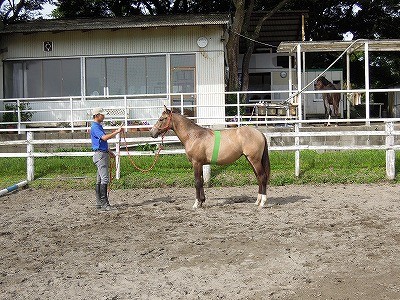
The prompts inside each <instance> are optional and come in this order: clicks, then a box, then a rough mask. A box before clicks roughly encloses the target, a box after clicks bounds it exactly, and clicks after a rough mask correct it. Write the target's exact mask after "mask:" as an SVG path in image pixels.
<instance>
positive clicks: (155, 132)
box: [150, 127, 160, 139]
mask: <svg viewBox="0 0 400 300" xmlns="http://www.w3.org/2000/svg"><path fill="white" fill-rule="evenodd" d="M159 134H160V133H159V131H158V129H157V128H154V127H153V128H152V129H150V135H151V137H152V138H153V139H155V138H156V137H158V135H159Z"/></svg>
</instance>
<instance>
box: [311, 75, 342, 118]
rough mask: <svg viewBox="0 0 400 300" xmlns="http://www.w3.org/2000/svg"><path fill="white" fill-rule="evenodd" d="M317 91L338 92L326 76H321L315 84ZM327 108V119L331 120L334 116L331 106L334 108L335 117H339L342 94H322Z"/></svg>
mask: <svg viewBox="0 0 400 300" xmlns="http://www.w3.org/2000/svg"><path fill="white" fill-rule="evenodd" d="M314 88H315V89H316V90H336V87H335V85H334V84H333V83H332V82H330V81H329V80H327V79H326V78H325V77H324V76H320V77H319V78H318V79H317V81H316V82H315V85H314ZM322 98H323V100H324V106H325V117H326V118H327V119H330V118H331V116H332V111H331V107H330V106H331V105H332V106H333V116H334V117H335V118H338V117H339V102H340V93H324V94H322Z"/></svg>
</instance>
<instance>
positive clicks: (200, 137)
mask: <svg viewBox="0 0 400 300" xmlns="http://www.w3.org/2000/svg"><path fill="white" fill-rule="evenodd" d="M170 129H172V130H173V131H174V132H175V133H176V135H177V136H178V138H179V140H180V141H181V142H182V144H183V146H184V147H185V152H186V156H187V157H188V159H189V161H190V162H191V163H192V165H193V169H194V177H195V185H196V201H195V203H194V205H193V208H197V207H201V206H202V204H203V203H204V201H205V200H206V198H205V195H204V187H203V185H204V179H203V165H207V164H210V163H211V161H212V157H213V152H214V142H215V132H214V131H213V130H211V129H208V128H204V127H200V126H199V125H197V124H195V123H194V122H193V121H191V120H190V119H188V118H186V117H184V116H182V115H180V114H178V113H174V112H172V111H170V110H169V109H167V108H166V107H165V109H164V111H163V113H162V114H161V116H160V118H159V119H158V121H157V123H156V124H155V125H154V126H153V128H152V129H151V130H150V134H151V136H152V137H153V138H156V137H158V136H159V135H160V134H163V133H165V132H167V131H168V130H170ZM242 155H245V156H246V158H247V160H248V161H249V162H250V164H251V166H252V167H253V170H254V173H255V175H256V177H257V181H258V196H257V201H256V204H257V205H259V206H261V207H263V206H265V205H266V202H267V183H268V180H269V175H270V163H269V156H268V145H267V139H266V138H265V136H264V134H262V133H261V132H260V131H258V130H257V129H255V128H252V127H248V126H243V127H237V128H234V129H225V130H221V132H220V144H219V152H218V158H217V160H216V163H217V164H218V165H226V164H230V163H233V162H234V161H236V160H237V159H239V157H240V156H242Z"/></svg>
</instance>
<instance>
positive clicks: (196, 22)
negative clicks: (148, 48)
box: [0, 14, 229, 34]
mask: <svg viewBox="0 0 400 300" xmlns="http://www.w3.org/2000/svg"><path fill="white" fill-rule="evenodd" d="M228 23H229V15H228V14H201V15H200V14H196V15H194V14H187V15H158V16H153V15H145V16H143V15H140V16H134V17H125V18H98V19H74V20H63V19H47V20H35V21H26V22H17V23H12V24H7V25H5V26H4V27H3V28H1V29H0V34H13V33H24V34H30V33H36V32H61V31H77V30H82V31H89V30H104V29H106V30H107V29H109V30H118V29H130V28H155V27H176V26H201V25H204V26H207V25H228Z"/></svg>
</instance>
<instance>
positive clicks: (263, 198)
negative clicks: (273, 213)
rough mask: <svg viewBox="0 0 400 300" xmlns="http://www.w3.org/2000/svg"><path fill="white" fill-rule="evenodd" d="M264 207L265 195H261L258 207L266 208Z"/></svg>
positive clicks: (265, 203) (265, 204) (265, 202)
mask: <svg viewBox="0 0 400 300" xmlns="http://www.w3.org/2000/svg"><path fill="white" fill-rule="evenodd" d="M266 206H267V195H262V196H261V202H260V207H266Z"/></svg>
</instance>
